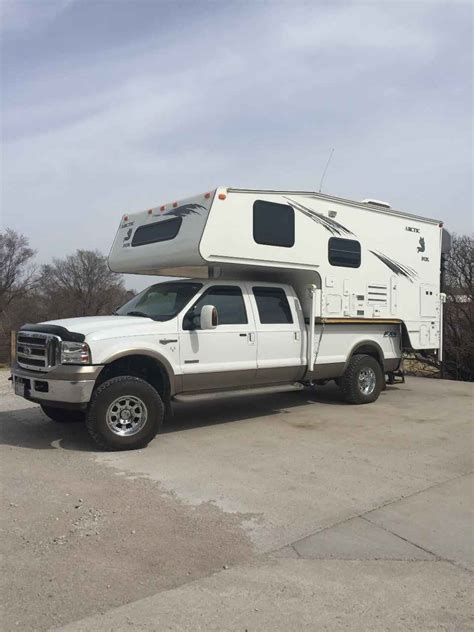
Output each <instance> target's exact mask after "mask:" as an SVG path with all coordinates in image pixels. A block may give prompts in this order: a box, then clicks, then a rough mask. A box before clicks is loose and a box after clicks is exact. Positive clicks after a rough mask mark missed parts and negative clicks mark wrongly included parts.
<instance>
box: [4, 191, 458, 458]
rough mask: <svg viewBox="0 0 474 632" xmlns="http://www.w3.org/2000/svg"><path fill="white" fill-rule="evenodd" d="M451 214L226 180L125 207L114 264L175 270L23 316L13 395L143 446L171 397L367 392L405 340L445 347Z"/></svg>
mask: <svg viewBox="0 0 474 632" xmlns="http://www.w3.org/2000/svg"><path fill="white" fill-rule="evenodd" d="M442 226H443V224H442V223H441V222H440V221H439V220H433V219H427V218H425V217H419V216H416V215H410V214H408V213H403V212H400V211H396V210H393V209H391V208H390V206H389V205H388V204H385V203H383V202H378V201H375V200H364V201H363V202H355V201H350V200H344V199H340V198H336V197H332V196H329V195H323V194H320V193H308V192H300V191H265V190H259V191H256V190H244V189H232V188H218V189H216V190H215V191H212V192H210V193H205V194H202V195H198V196H195V197H193V198H189V199H185V200H182V201H179V202H173V203H170V204H164V205H162V206H158V207H156V208H151V209H149V210H145V211H142V212H139V213H134V214H128V215H124V216H123V217H122V219H121V220H120V225H119V228H118V231H117V234H116V237H115V240H114V243H113V246H112V249H111V252H110V255H109V266H110V268H111V269H112V270H113V271H115V272H123V273H133V274H145V275H161V276H166V277H177V279H176V280H173V279H171V280H170V279H168V280H165V281H163V282H161V283H156V284H154V285H152V286H151V287H149V288H148V289H146V290H144V291H143V292H141V293H140V294H138V295H137V296H135V297H134V298H132V299H131V300H130V301H129V302H128V303H126V304H125V305H123V306H122V307H120V308H118V309H117V311H116V312H115V314H113V315H110V316H98V317H86V318H70V319H65V320H56V321H50V322H47V323H39V324H35V325H31V324H29V325H25V326H23V327H22V329H21V330H20V331H19V332H18V335H17V346H16V358H15V361H14V363H13V366H12V380H13V386H14V389H15V392H16V393H17V394H18V395H21V396H22V397H25V398H27V399H28V400H30V401H33V402H38V403H39V404H40V405H41V407H42V409H43V411H44V412H45V413H46V414H47V415H48V416H49V417H50V418H52V419H54V420H56V421H63V420H64V421H65V420H68V419H71V418H72V417H78V418H81V419H82V418H83V419H84V420H85V422H86V426H87V428H88V430H89V432H90V434H91V435H92V437H93V438H94V440H95V441H96V442H97V443H98V444H99V445H100V446H101V447H102V448H104V449H111V450H124V449H133V448H142V447H144V446H145V445H147V444H148V443H149V442H150V441H151V440H152V439H153V438H154V437H155V435H156V434H157V432H159V430H160V428H161V426H162V423H163V419H164V417H165V415H166V414H167V412H169V411H170V409H171V403H172V402H173V401H174V400H185V399H187V400H196V402H197V401H198V400H199V399H201V398H202V397H214V398H216V397H222V396H225V395H228V394H240V393H246V394H248V393H256V392H262V393H269V392H274V391H280V390H281V391H283V390H291V389H303V388H305V387H311V386H314V385H315V384H316V385H317V384H323V383H325V382H326V381H328V380H335V381H336V382H337V384H338V385H339V387H340V389H341V391H342V393H343V395H344V397H345V399H346V400H347V401H348V402H351V403H353V404H365V403H370V402H373V401H375V400H376V399H377V398H378V396H379V394H380V392H381V390H382V389H383V388H384V387H385V383H386V381H385V380H386V378H385V376H387V379H388V381H389V382H391V381H392V382H393V380H394V379H395V377H396V376H397V375H400V376H402V373H401V371H400V368H401V358H402V352H403V351H404V350H410V349H416V350H436V349H438V350H441V347H442V345H441V332H442V309H441V302H442V299H443V295H442V294H441V293H440V262H441V256H442V252H444V251H447V250H448V249H449V241H450V240H449V234H448V233H447V232H446V231H445V230H444V229H443V228H442ZM439 353H441V352H440V351H439Z"/></svg>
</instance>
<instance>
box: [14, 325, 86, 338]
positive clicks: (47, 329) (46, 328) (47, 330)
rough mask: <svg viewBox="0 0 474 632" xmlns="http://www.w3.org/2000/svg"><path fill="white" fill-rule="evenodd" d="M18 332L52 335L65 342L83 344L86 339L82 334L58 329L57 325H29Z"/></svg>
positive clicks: (62, 328) (61, 328)
mask: <svg viewBox="0 0 474 632" xmlns="http://www.w3.org/2000/svg"><path fill="white" fill-rule="evenodd" d="M20 331H31V332H38V333H40V334H52V335H53V336H59V337H60V338H61V340H65V341H67V342H84V340H85V339H86V337H85V336H84V334H78V333H76V332H75V331H69V329H66V327H60V326H59V325H31V324H29V323H28V324H26V325H23V327H21V328H20Z"/></svg>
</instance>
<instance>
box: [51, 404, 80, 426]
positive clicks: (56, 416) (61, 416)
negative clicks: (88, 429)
mask: <svg viewBox="0 0 474 632" xmlns="http://www.w3.org/2000/svg"><path fill="white" fill-rule="evenodd" d="M40 406H41V410H42V411H43V412H44V414H45V415H46V416H47V417H49V418H50V419H52V420H53V421H57V422H58V423H69V422H74V421H84V419H85V418H86V413H85V412H84V411H83V410H74V409H73V410H69V409H67V408H55V407H54V406H44V405H43V404H40Z"/></svg>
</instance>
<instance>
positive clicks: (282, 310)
mask: <svg viewBox="0 0 474 632" xmlns="http://www.w3.org/2000/svg"><path fill="white" fill-rule="evenodd" d="M252 291H253V295H254V296H255V301H256V303H257V309H258V317H259V319H260V322H261V323H262V325H275V324H281V323H284V324H289V323H292V322H293V317H292V315H291V309H290V305H289V303H288V299H287V298H286V294H285V291H284V290H282V289H281V288H278V287H253V288H252Z"/></svg>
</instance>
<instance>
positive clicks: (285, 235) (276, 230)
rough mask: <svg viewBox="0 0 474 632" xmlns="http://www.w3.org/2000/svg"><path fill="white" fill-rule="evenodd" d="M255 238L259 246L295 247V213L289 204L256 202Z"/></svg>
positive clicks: (254, 209)
mask: <svg viewBox="0 0 474 632" xmlns="http://www.w3.org/2000/svg"><path fill="white" fill-rule="evenodd" d="M253 238H254V240H255V241H256V243H257V244H264V245H267V246H283V247H284V248H291V247H292V246H294V245H295V211H294V209H293V207H292V206H290V205H289V204H275V202H265V201H264V200H255V202H254V203H253Z"/></svg>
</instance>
